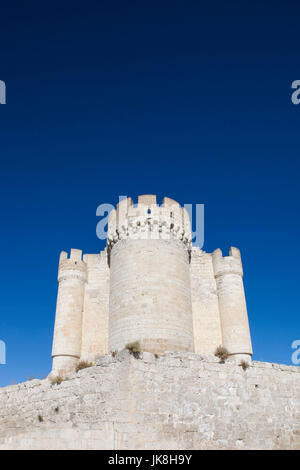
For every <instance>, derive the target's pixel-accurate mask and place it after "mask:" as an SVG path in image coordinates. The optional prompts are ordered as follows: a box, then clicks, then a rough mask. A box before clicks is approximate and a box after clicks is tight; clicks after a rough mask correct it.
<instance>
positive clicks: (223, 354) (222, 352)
mask: <svg viewBox="0 0 300 470" xmlns="http://www.w3.org/2000/svg"><path fill="white" fill-rule="evenodd" d="M215 356H217V357H219V358H220V363H221V364H224V362H225V361H226V359H228V358H229V356H230V354H229V351H228V350H227V349H226V348H224V347H223V346H218V347H217V349H216V350H215Z"/></svg>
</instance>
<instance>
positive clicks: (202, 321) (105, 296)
mask: <svg viewBox="0 0 300 470" xmlns="http://www.w3.org/2000/svg"><path fill="white" fill-rule="evenodd" d="M58 282H59V287H58V296H57V308H56V319H55V328H54V339H53V350H52V356H53V369H52V374H55V375H57V374H65V373H68V372H70V371H72V370H74V369H75V368H76V365H77V364H78V362H79V361H80V360H85V361H89V362H93V361H95V359H96V358H97V357H98V356H101V355H103V354H107V353H108V352H110V351H115V350H121V349H123V348H124V347H125V346H126V345H127V344H128V343H131V342H135V341H138V342H139V343H140V345H141V348H142V350H145V351H150V352H153V353H157V354H160V353H163V352H164V351H195V352H196V353H199V354H214V352H215V350H216V348H217V347H218V346H219V345H223V346H224V347H226V348H227V349H228V351H229V353H230V354H231V355H232V356H234V357H236V358H237V359H239V360H240V359H245V360H247V361H249V360H250V359H251V355H252V347H251V338H250V331H249V324H248V315H247V308H246V301H245V293H244V286H243V269H242V262H241V256H240V252H239V250H238V249H237V248H233V247H232V248H231V249H230V253H229V256H225V257H223V256H222V252H221V250H219V249H218V250H216V251H215V252H213V253H212V254H211V253H205V252H204V251H203V250H201V249H200V248H198V247H192V244H191V227H190V220H189V216H188V213H187V212H186V210H185V209H184V208H183V207H181V206H180V205H179V204H178V203H177V202H176V201H174V200H172V199H169V198H164V200H163V203H162V205H161V206H158V205H157V203H156V197H155V196H153V195H144V196H139V198H138V204H133V201H132V199H131V198H128V199H125V200H123V201H121V202H120V203H119V204H118V206H117V209H116V210H112V211H111V213H110V215H109V220H108V233H107V247H106V249H105V250H104V251H103V252H100V253H99V254H87V255H84V256H83V258H82V252H81V251H80V250H71V254H70V257H69V258H68V255H67V253H66V252H62V253H61V255H60V262H59V273H58Z"/></svg>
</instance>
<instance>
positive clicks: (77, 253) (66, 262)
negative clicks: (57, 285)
mask: <svg viewBox="0 0 300 470" xmlns="http://www.w3.org/2000/svg"><path fill="white" fill-rule="evenodd" d="M86 277H87V265H86V263H85V262H84V261H83V260H82V251H81V250H77V249H74V248H72V249H71V251H70V257H68V253H67V252H66V251H62V252H61V253H60V257H59V267H58V282H60V281H63V280H65V279H74V278H76V279H80V280H81V281H82V282H85V281H86Z"/></svg>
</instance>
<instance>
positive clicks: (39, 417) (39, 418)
mask: <svg viewBox="0 0 300 470" xmlns="http://www.w3.org/2000/svg"><path fill="white" fill-rule="evenodd" d="M38 420H39V422H40V423H42V422H43V421H44V418H43V416H42V415H38Z"/></svg>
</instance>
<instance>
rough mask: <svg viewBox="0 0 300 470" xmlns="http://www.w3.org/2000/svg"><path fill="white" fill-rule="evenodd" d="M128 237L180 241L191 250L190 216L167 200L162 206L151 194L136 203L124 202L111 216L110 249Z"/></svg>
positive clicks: (109, 228) (171, 200) (129, 199)
mask: <svg viewBox="0 0 300 470" xmlns="http://www.w3.org/2000/svg"><path fill="white" fill-rule="evenodd" d="M127 238H130V239H140V240H146V239H151V240H156V239H163V240H170V239H178V240H180V241H182V242H183V243H184V245H185V246H186V247H187V248H188V249H190V248H191V243H192V236H191V225H190V219H189V215H188V213H187V211H186V210H185V208H184V207H181V206H180V204H179V203H178V202H176V201H174V200H173V199H170V198H167V197H165V198H164V200H163V203H162V205H161V206H159V205H158V204H157V201H156V196H155V195H152V194H145V195H142V196H139V197H138V203H137V204H134V203H133V200H132V199H131V198H127V199H124V200H122V201H120V202H119V204H118V205H117V209H116V210H115V209H113V210H112V211H111V212H110V214H109V218H108V234H107V246H108V248H109V249H111V248H112V246H113V245H114V244H115V243H117V242H118V241H119V240H124V239H127Z"/></svg>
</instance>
